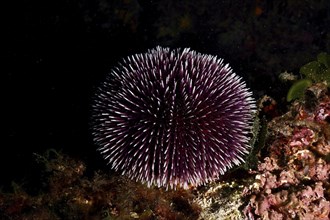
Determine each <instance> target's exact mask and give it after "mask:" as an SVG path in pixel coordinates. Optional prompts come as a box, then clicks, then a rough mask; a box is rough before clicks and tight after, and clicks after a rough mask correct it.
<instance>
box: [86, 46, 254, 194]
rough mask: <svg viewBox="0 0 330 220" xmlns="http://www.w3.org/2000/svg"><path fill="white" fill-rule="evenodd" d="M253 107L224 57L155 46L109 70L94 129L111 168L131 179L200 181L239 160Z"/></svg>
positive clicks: (167, 182) (97, 101)
mask: <svg viewBox="0 0 330 220" xmlns="http://www.w3.org/2000/svg"><path fill="white" fill-rule="evenodd" d="M255 108H256V107H255V101H254V99H253V98H252V96H251V92H249V91H248V89H247V88H246V85H245V83H244V82H243V81H242V79H241V78H240V77H239V76H237V75H236V74H235V73H233V72H232V69H231V68H230V67H229V66H228V65H227V64H226V65H225V64H224V63H223V60H222V59H218V58H217V57H215V56H211V55H203V54H200V53H197V52H195V51H192V50H190V49H188V48H186V49H177V50H170V49H168V48H161V47H157V48H155V49H152V50H149V51H148V52H147V53H144V54H136V55H133V56H130V57H128V58H126V59H124V60H123V61H122V62H121V63H119V65H118V66H117V67H115V68H114V69H112V71H111V72H110V74H108V76H107V78H106V80H105V82H104V83H103V84H102V85H101V86H100V88H99V90H98V92H97V94H96V98H95V102H94V105H93V123H94V124H93V136H94V140H95V142H96V144H98V145H99V146H100V148H99V150H100V151H101V153H102V154H103V156H104V158H105V159H106V160H108V162H109V164H111V166H112V168H113V169H114V170H119V171H121V172H122V174H125V175H127V176H128V177H130V178H131V179H135V180H139V181H142V182H146V183H147V184H148V185H151V184H156V185H157V186H166V187H171V188H175V187H177V186H181V187H187V184H188V183H190V184H193V185H200V184H203V183H206V182H209V181H212V180H214V179H216V178H218V176H219V175H220V174H223V173H225V172H226V170H227V169H228V168H231V167H232V166H233V165H238V164H240V163H241V162H242V161H243V156H244V155H245V154H246V153H247V152H248V149H249V144H248V142H249V138H248V134H249V132H250V129H251V124H252V120H253V116H254V112H255Z"/></svg>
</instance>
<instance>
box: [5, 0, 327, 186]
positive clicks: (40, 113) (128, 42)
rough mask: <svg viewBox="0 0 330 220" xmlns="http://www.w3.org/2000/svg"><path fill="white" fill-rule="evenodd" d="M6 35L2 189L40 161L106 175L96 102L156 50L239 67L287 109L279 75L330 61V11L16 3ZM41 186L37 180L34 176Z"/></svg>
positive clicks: (287, 3)
mask: <svg viewBox="0 0 330 220" xmlns="http://www.w3.org/2000/svg"><path fill="white" fill-rule="evenodd" d="M10 4H12V5H10V6H8V7H4V10H5V11H7V13H6V16H5V19H4V20H3V21H4V23H5V25H4V26H3V27H2V35H3V36H4V38H5V39H4V40H2V43H3V47H2V49H1V51H0V52H1V61H2V62H1V63H3V64H2V65H1V68H2V71H1V85H2V91H3V92H2V97H3V98H2V100H1V103H2V104H1V106H2V109H4V112H3V113H2V116H3V117H2V118H3V119H2V120H1V125H2V127H3V130H4V131H3V132H2V135H1V136H2V137H1V138H0V141H1V143H0V146H1V152H0V174H1V179H0V181H1V182H0V186H5V188H6V187H7V186H8V185H9V184H10V182H11V181H12V180H14V181H18V182H19V181H21V180H22V179H28V178H31V173H33V169H34V165H33V156H32V154H33V153H42V152H44V151H45V150H46V149H49V148H54V149H57V150H62V151H63V152H65V153H68V154H70V155H72V156H73V157H79V158H81V159H83V160H85V161H86V162H87V163H88V164H89V166H91V167H99V166H103V165H104V164H103V161H102V159H101V157H100V156H99V155H98V153H97V152H95V149H96V146H95V145H94V144H93V143H92V140H91V135H90V132H89V125H88V123H89V111H90V103H91V97H92V94H93V92H94V90H95V88H96V87H97V85H98V84H99V83H100V82H101V81H102V79H103V78H104V76H105V74H106V73H107V72H108V71H109V70H110V68H111V67H112V66H113V65H114V64H116V62H117V61H119V60H120V58H122V57H125V56H128V55H131V54H133V53H138V52H144V51H146V50H147V49H149V48H153V47H155V46H157V45H161V46H169V47H171V48H176V47H191V48H192V49H194V50H197V51H199V52H202V53H209V54H213V55H217V56H219V57H222V58H224V59H225V62H227V63H230V64H231V66H232V67H233V69H234V71H235V72H236V73H237V74H238V75H241V76H242V77H243V78H244V79H245V80H246V81H247V84H248V86H249V87H250V88H251V89H252V91H253V92H254V96H255V98H259V97H261V96H262V95H264V94H267V95H270V96H272V97H274V98H275V99H276V100H277V101H278V103H280V104H281V103H282V107H283V108H285V102H283V97H285V94H286V92H287V88H288V85H285V84H281V83H280V82H279V80H278V78H277V76H278V74H279V73H281V72H283V71H285V70H287V71H289V72H293V73H294V74H297V75H299V67H300V66H302V65H303V64H305V63H306V62H308V61H311V60H313V59H315V56H316V55H317V54H318V53H319V52H322V51H325V52H329V51H330V1H328V0H319V1H302V0H278V1H266V0H264V1H262V0H256V1H243V0H233V1H232V0H230V1H229V0H228V1H218V0H209V1H206V0H204V1H190V0H183V1H174V0H172V1H169V0H160V1H147V0H142V1H138V0H117V1H110V0H108V1H106V0H93V1H92V0H72V1H63V0H59V1H29V2H28V1H25V2H20V3H17V4H16V3H14V2H13V3H10ZM32 176H33V175H32Z"/></svg>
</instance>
